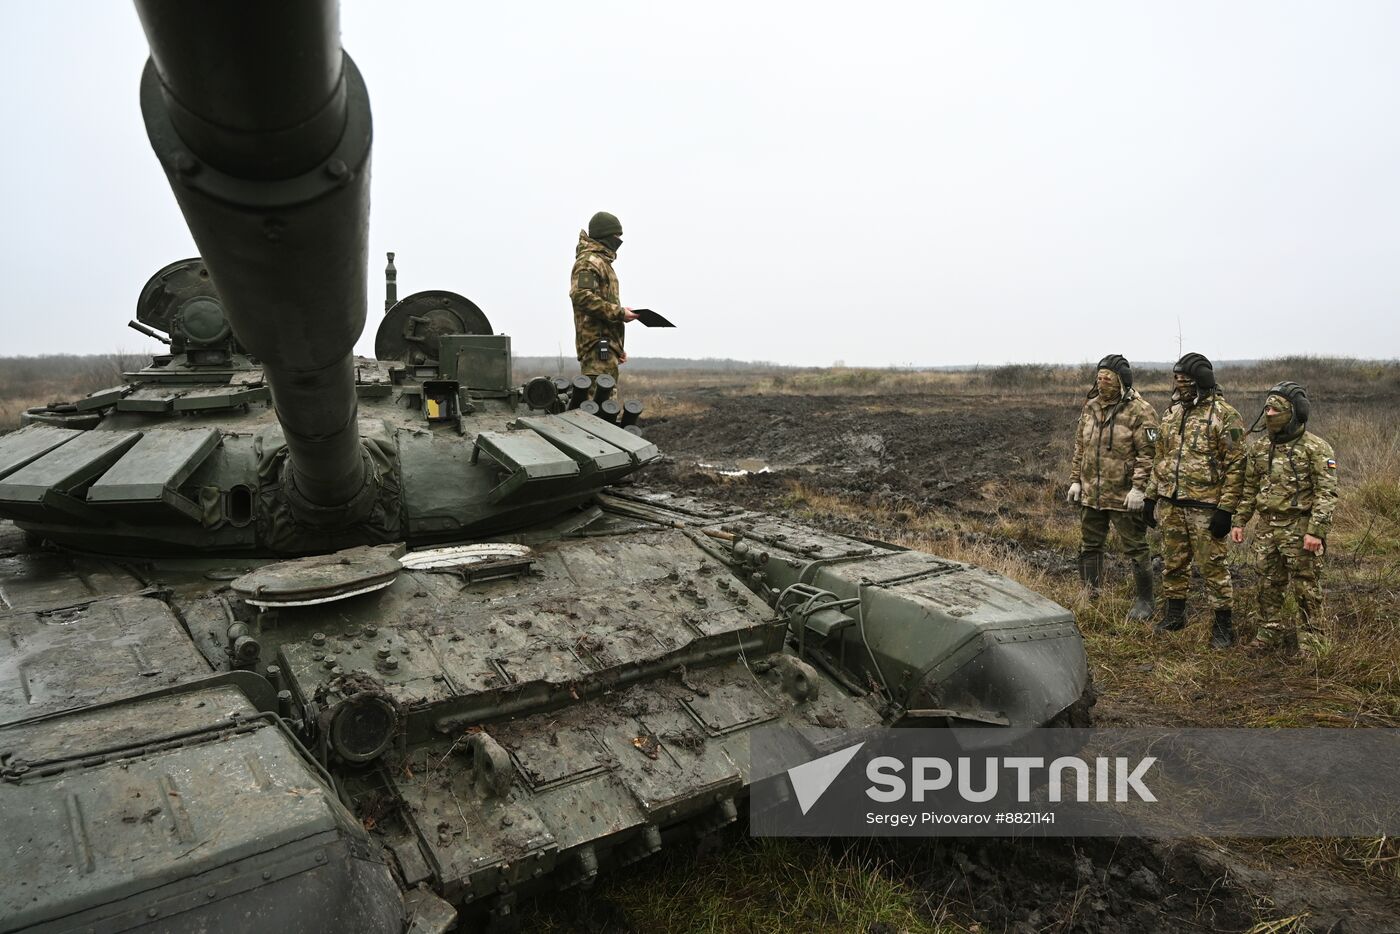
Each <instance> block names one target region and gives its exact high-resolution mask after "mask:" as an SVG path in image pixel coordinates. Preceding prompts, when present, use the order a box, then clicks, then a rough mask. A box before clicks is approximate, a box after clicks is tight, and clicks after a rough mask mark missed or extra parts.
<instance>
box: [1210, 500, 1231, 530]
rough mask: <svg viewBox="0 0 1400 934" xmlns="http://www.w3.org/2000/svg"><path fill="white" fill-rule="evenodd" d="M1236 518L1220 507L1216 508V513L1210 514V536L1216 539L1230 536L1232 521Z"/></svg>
mask: <svg viewBox="0 0 1400 934" xmlns="http://www.w3.org/2000/svg"><path fill="white" fill-rule="evenodd" d="M1233 518H1234V515H1233V514H1232V513H1228V512H1226V511H1225V510H1223V509H1221V508H1220V507H1218V506H1217V507H1216V509H1215V512H1213V513H1211V514H1210V525H1209V526H1208V528H1209V529H1210V534H1211V535H1214V536H1215V537H1216V538H1224V537H1225V536H1226V535H1229V534H1230V520H1231V519H1233Z"/></svg>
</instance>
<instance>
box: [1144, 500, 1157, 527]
mask: <svg viewBox="0 0 1400 934" xmlns="http://www.w3.org/2000/svg"><path fill="white" fill-rule="evenodd" d="M1142 519H1143V521H1144V522H1146V523H1147V527H1148V528H1149V529H1155V528H1156V527H1157V501H1156V500H1155V499H1146V500H1143V501H1142Z"/></svg>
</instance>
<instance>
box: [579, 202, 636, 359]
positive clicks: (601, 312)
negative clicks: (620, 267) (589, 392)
mask: <svg viewBox="0 0 1400 934" xmlns="http://www.w3.org/2000/svg"><path fill="white" fill-rule="evenodd" d="M574 255H575V257H576V258H575V260H574V269H573V272H572V273H571V274H570V277H569V298H570V300H571V301H572V302H573V305H574V349H575V350H576V351H577V353H578V362H579V372H580V373H582V374H583V375H584V376H589V377H595V378H596V377H598V376H602V375H604V374H607V375H608V376H611V377H612V378H613V379H617V355H618V354H619V353H621V352H622V338H623V326H624V325H625V324H626V320H625V318H624V317H623V315H624V311H623V307H622V305H621V304H620V302H621V298H620V296H619V292H618V284H617V273H615V272H613V266H612V264H613V260H615V259H617V254H616V253H614V252H613V251H612V250H610V249H608V248H607V247H606V246H604V245H603V244H601V243H599V242H598V241H597V240H594V239H593V238H591V237H589V236H588V234H587V232H586V231H582V230H580V231H579V234H578V248H577V249H576V250H575V251H574ZM600 340H606V341H607V342H608V348H609V351H610V352H609V354H608V358H607V359H606V360H603V359H600V358H599V356H598V342H599V341H600Z"/></svg>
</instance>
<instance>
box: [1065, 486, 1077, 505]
mask: <svg viewBox="0 0 1400 934" xmlns="http://www.w3.org/2000/svg"><path fill="white" fill-rule="evenodd" d="M1065 502H1067V503H1077V502H1079V483H1078V482H1075V483H1071V484H1070V485H1069V492H1068V493H1067V494H1065Z"/></svg>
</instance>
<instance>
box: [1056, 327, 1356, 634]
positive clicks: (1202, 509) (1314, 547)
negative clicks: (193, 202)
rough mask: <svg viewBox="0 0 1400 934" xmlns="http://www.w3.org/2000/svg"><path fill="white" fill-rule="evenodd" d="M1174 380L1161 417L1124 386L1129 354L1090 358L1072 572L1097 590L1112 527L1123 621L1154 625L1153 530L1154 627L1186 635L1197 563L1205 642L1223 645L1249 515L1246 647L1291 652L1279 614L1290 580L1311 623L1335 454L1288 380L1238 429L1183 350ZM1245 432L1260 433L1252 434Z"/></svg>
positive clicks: (1075, 475)
mask: <svg viewBox="0 0 1400 934" xmlns="http://www.w3.org/2000/svg"><path fill="white" fill-rule="evenodd" d="M1172 377H1173V382H1174V387H1173V392H1172V401H1171V405H1170V407H1169V408H1168V409H1167V412H1166V415H1165V416H1164V417H1163V418H1162V419H1161V420H1160V422H1159V420H1158V418H1157V413H1156V411H1155V410H1154V409H1153V408H1152V406H1151V405H1150V404H1149V403H1148V402H1147V400H1145V399H1143V397H1142V396H1141V395H1140V394H1139V393H1138V392H1137V390H1135V389H1134V388H1133V371H1132V367H1131V365H1130V364H1129V363H1128V361H1127V360H1125V359H1124V358H1123V357H1121V356H1120V355H1118V354H1109V355H1108V356H1106V357H1104V358H1103V359H1102V360H1100V361H1099V363H1098V367H1097V373H1096V375H1095V380H1094V387H1093V389H1091V390H1090V392H1089V397H1088V399H1087V401H1086V402H1085V403H1084V410H1083V412H1082V414H1081V415H1080V416H1079V426H1078V429H1077V431H1076V433H1075V438H1074V456H1073V464H1072V466H1071V468H1070V485H1069V492H1068V497H1067V498H1068V499H1069V501H1070V502H1071V503H1076V504H1078V505H1079V507H1080V512H1081V522H1080V529H1081V546H1080V553H1079V573H1080V576H1081V578H1082V579H1083V581H1084V583H1085V584H1086V585H1087V586H1088V587H1089V588H1090V590H1091V592H1092V593H1094V594H1097V593H1098V591H1099V588H1100V587H1101V586H1102V583H1103V573H1104V548H1105V546H1106V544H1107V541H1108V534H1109V527H1110V526H1112V527H1113V528H1114V529H1116V530H1117V532H1118V539H1119V542H1120V544H1121V546H1122V549H1123V551H1124V553H1125V554H1126V555H1127V556H1128V558H1129V559H1130V560H1131V561H1132V564H1133V582H1134V586H1135V590H1136V600H1135V602H1134V603H1133V606H1132V608H1131V609H1130V610H1129V611H1128V616H1129V618H1130V619H1138V620H1143V621H1148V620H1151V619H1152V618H1153V616H1154V606H1153V575H1152V563H1151V558H1150V556H1149V552H1148V547H1147V529H1148V528H1158V529H1160V531H1161V536H1162V597H1163V598H1164V600H1165V603H1166V609H1165V611H1164V613H1163V615H1162V619H1161V620H1160V621H1159V622H1158V623H1157V625H1156V631H1157V632H1174V631H1177V630H1180V629H1183V628H1185V626H1186V599H1187V594H1188V591H1189V585H1190V582H1191V568H1192V565H1194V566H1195V567H1196V569H1197V571H1199V572H1200V575H1201V577H1202V578H1203V579H1204V581H1205V589H1206V595H1207V599H1208V600H1209V602H1210V606H1211V609H1212V610H1213V611H1214V623H1213V626H1212V628H1211V639H1210V641H1211V645H1212V646H1214V647H1216V648H1222V649H1223V648H1228V647H1229V646H1231V645H1233V644H1234V643H1235V629H1234V621H1233V613H1232V609H1233V597H1234V594H1233V589H1232V585H1231V580H1230V569H1229V566H1228V563H1227V556H1228V549H1229V547H1230V543H1231V542H1233V543H1234V544H1236V545H1240V544H1243V543H1244V529H1245V526H1247V525H1248V524H1249V521H1250V520H1251V519H1253V518H1255V517H1257V518H1258V520H1259V522H1258V525H1257V526H1256V530H1255V534H1254V552H1255V557H1256V559H1257V563H1258V569H1259V577H1260V580H1259V593H1258V612H1259V628H1258V634H1257V635H1256V636H1255V637H1254V640H1253V641H1252V642H1251V643H1250V644H1249V645H1248V646H1247V649H1248V650H1249V651H1251V652H1252V653H1262V652H1268V651H1275V650H1283V651H1286V652H1289V653H1293V652H1296V651H1297V649H1298V634H1297V628H1296V625H1295V624H1294V623H1293V622H1292V621H1291V620H1290V621H1288V622H1285V620H1284V619H1283V607H1284V600H1285V597H1286V595H1287V592H1288V588H1289V586H1290V585H1292V586H1293V588H1294V593H1295V598H1296V601H1297V606H1298V610H1299V613H1300V615H1301V617H1302V620H1303V623H1304V625H1305V626H1306V625H1308V624H1309V623H1310V622H1311V621H1315V620H1316V619H1317V617H1318V613H1319V610H1320V608H1321V602H1322V593H1321V588H1320V586H1319V583H1318V569H1319V566H1320V564H1321V562H1322V556H1323V553H1324V552H1325V550H1326V542H1327V533H1328V530H1329V529H1330V527H1331V524H1332V510H1333V507H1334V506H1335V504H1336V499H1337V461H1336V458H1335V457H1334V455H1333V452H1332V448H1331V446H1330V445H1329V444H1328V443H1327V442H1326V441H1323V440H1322V439H1321V438H1319V437H1318V436H1317V435H1315V434H1312V433H1311V432H1309V431H1308V430H1307V422H1308V415H1309V412H1310V403H1309V401H1308V394H1307V392H1306V390H1304V389H1303V387H1302V386H1300V385H1298V384H1297V383H1294V382H1288V381H1285V382H1282V383H1279V384H1278V385H1276V386H1274V387H1273V388H1272V389H1270V390H1269V393H1268V396H1267V398H1266V399H1265V401H1264V409H1263V411H1262V412H1261V413H1260V416H1259V418H1257V419H1256V420H1255V423H1254V424H1253V425H1250V426H1248V427H1246V426H1245V424H1244V421H1243V419H1241V418H1240V413H1239V412H1238V411H1236V410H1235V408H1234V407H1233V406H1231V405H1230V404H1229V403H1228V402H1226V401H1225V396H1224V394H1223V393H1222V392H1221V390H1220V386H1219V385H1218V384H1217V383H1216V380H1215V368H1214V367H1213V366H1212V365H1211V362H1210V361H1209V360H1207V359H1206V358H1205V357H1203V356H1202V355H1201V354H1198V353H1188V354H1186V355H1185V356H1183V357H1182V358H1181V359H1180V360H1178V361H1177V362H1176V365H1175V366H1174V367H1173V368H1172ZM1261 421H1262V422H1263V427H1262V428H1260V427H1259V423H1260V422H1261ZM1254 431H1258V432H1259V433H1260V434H1259V437H1257V438H1253V439H1250V438H1249V437H1248V435H1250V434H1251V433H1253V432H1254Z"/></svg>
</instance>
